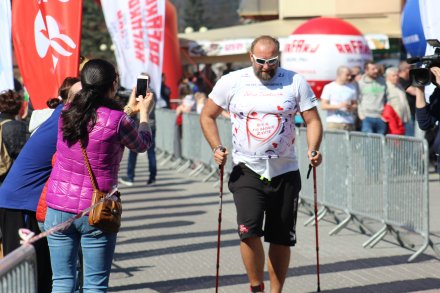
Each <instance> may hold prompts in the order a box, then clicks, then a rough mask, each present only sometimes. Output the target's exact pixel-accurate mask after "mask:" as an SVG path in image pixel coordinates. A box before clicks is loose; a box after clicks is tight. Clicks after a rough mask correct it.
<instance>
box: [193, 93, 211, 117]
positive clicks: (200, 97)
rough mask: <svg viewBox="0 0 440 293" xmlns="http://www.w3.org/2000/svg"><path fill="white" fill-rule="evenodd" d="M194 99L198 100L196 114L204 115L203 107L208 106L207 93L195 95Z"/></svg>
mask: <svg viewBox="0 0 440 293" xmlns="http://www.w3.org/2000/svg"><path fill="white" fill-rule="evenodd" d="M194 99H195V100H196V112H197V114H200V113H202V110H203V107H204V106H205V104H206V101H207V100H208V98H207V97H206V94H205V93H202V92H198V93H195V94H194Z"/></svg>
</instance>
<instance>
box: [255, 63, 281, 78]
mask: <svg viewBox="0 0 440 293" xmlns="http://www.w3.org/2000/svg"><path fill="white" fill-rule="evenodd" d="M253 68H254V73H255V75H256V76H257V77H258V78H259V79H261V80H271V79H272V78H273V77H274V76H275V73H276V70H277V69H276V67H275V68H271V69H268V70H265V71H263V68H257V67H256V66H253Z"/></svg>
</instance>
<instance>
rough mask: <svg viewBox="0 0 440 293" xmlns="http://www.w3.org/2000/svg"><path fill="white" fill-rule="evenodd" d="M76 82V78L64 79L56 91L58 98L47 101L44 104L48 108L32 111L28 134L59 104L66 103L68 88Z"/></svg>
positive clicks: (50, 114)
mask: <svg viewBox="0 0 440 293" xmlns="http://www.w3.org/2000/svg"><path fill="white" fill-rule="evenodd" d="M78 81H79V79H78V78H77V77H66V78H65V79H64V80H63V83H62V84H61V86H60V88H59V89H58V97H57V98H52V99H49V100H48V101H47V102H46V105H47V107H48V108H46V109H41V110H34V111H32V115H31V120H30V121H29V132H30V133H31V135H32V134H33V133H34V132H35V130H37V129H38V127H40V126H41V124H43V123H44V122H45V121H46V120H47V119H48V118H49V117H50V116H52V114H53V112H54V111H55V109H56V108H57V107H58V106H59V105H60V104H64V103H65V102H66V100H67V98H68V95H69V91H70V88H71V87H72V85H74V84H75V83H77V82H78ZM58 116H59V115H58Z"/></svg>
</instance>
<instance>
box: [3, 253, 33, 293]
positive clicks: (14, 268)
mask: <svg viewBox="0 0 440 293" xmlns="http://www.w3.org/2000/svg"><path fill="white" fill-rule="evenodd" d="M11 292H13V293H34V292H37V259H36V254H35V249H34V247H33V246H32V245H23V246H21V247H19V248H17V249H16V250H14V251H13V252H11V253H10V254H8V255H6V256H5V257H4V258H3V259H1V260H0V293H11Z"/></svg>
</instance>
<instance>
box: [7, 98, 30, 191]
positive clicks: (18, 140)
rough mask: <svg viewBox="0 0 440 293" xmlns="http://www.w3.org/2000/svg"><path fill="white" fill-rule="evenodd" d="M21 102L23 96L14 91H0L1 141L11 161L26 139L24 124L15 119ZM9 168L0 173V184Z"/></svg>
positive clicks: (16, 155)
mask: <svg viewBox="0 0 440 293" xmlns="http://www.w3.org/2000/svg"><path fill="white" fill-rule="evenodd" d="M22 104H23V97H22V96H21V95H20V94H18V93H17V92H16V91H13V90H6V91H4V92H2V93H0V123H1V126H0V127H1V129H2V142H3V144H4V145H5V148H6V150H7V152H8V154H9V156H10V157H11V159H12V162H14V161H15V159H16V158H17V157H18V154H19V153H20V151H21V149H22V148H23V146H24V144H25V143H26V140H27V139H28V133H27V130H26V124H25V123H24V122H23V121H21V120H16V118H17V115H18V112H19V111H20V108H21V106H22ZM9 170H10V169H9ZM9 170H7V171H6V172H5V173H4V174H1V175H0V184H2V182H3V181H4V180H5V178H6V176H7V175H8V172H9Z"/></svg>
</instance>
